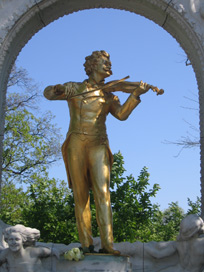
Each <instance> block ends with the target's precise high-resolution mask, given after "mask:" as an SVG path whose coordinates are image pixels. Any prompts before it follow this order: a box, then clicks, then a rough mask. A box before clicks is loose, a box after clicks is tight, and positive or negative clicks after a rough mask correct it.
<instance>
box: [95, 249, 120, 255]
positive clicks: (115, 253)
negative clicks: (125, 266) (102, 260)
mask: <svg viewBox="0 0 204 272" xmlns="http://www.w3.org/2000/svg"><path fill="white" fill-rule="evenodd" d="M99 252H100V253H106V254H113V255H120V254H121V253H120V251H119V250H116V249H114V248H113V247H106V248H102V249H100V250H99Z"/></svg>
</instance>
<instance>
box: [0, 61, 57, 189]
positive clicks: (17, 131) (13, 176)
mask: <svg viewBox="0 0 204 272" xmlns="http://www.w3.org/2000/svg"><path fill="white" fill-rule="evenodd" d="M19 88H20V89H22V90H21V93H20V92H19ZM38 93H39V91H38V89H37V86H36V84H33V82H32V80H31V79H30V78H29V77H28V75H27V72H26V71H25V70H24V69H22V68H17V67H16V66H14V67H13V70H12V72H11V75H10V78H9V82H8V97H7V105H6V118H5V134H4V150H3V166H2V170H3V175H2V176H3V178H2V180H3V184H5V183H8V182H12V181H15V183H16V182H30V181H31V179H30V176H31V175H32V174H33V173H38V172H42V171H44V170H45V169H46V168H47V167H48V166H49V165H50V164H52V163H53V162H55V161H56V160H59V158H60V156H61V152H60V143H59V140H60V135H59V133H58V131H59V129H57V128H56V126H55V125H53V118H54V117H53V115H52V114H51V113H50V112H45V113H41V112H40V111H39V109H38V103H39V96H40V95H39V94H38Z"/></svg>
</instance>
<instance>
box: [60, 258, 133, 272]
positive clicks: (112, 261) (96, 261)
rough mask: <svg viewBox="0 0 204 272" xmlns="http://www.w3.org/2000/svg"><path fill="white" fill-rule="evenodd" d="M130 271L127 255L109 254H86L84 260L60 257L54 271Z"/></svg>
mask: <svg viewBox="0 0 204 272" xmlns="http://www.w3.org/2000/svg"><path fill="white" fill-rule="evenodd" d="M82 271H83V272H116V271H117V272H132V269H131V264H130V261H129V257H126V256H114V255H109V254H86V255H85V258H84V260H82V261H79V262H76V261H68V260H65V259H60V260H59V262H57V263H56V272H82Z"/></svg>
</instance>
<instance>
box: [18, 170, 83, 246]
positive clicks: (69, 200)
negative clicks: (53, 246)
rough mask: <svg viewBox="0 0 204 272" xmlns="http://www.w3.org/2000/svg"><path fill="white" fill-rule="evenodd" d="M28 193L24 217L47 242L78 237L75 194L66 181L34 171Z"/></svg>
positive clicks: (25, 221)
mask: <svg viewBox="0 0 204 272" xmlns="http://www.w3.org/2000/svg"><path fill="white" fill-rule="evenodd" d="M32 178H33V182H32V184H31V185H30V186H29V188H28V191H27V195H28V197H29V203H28V205H27V206H25V207H23V212H22V213H23V215H22V218H23V221H24V223H25V224H26V225H27V226H30V227H35V228H37V229H39V230H40V231H41V239H42V240H43V241H44V242H53V243H65V244H69V243H71V242H76V241H78V235H77V229H76V223H75V216H74V205H73V196H72V195H71V194H70V191H69V190H68V188H67V184H65V182H64V181H58V182H57V181H56V180H55V179H49V178H48V176H47V174H46V175H45V176H43V177H42V176H38V175H37V174H34V175H33V177H32Z"/></svg>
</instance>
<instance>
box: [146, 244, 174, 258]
mask: <svg viewBox="0 0 204 272" xmlns="http://www.w3.org/2000/svg"><path fill="white" fill-rule="evenodd" d="M144 250H145V253H148V254H149V255H150V256H152V257H154V258H157V259H160V258H164V257H168V256H171V255H173V254H174V253H175V252H176V250H177V247H176V242H175V241H169V242H149V243H145V246H144Z"/></svg>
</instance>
